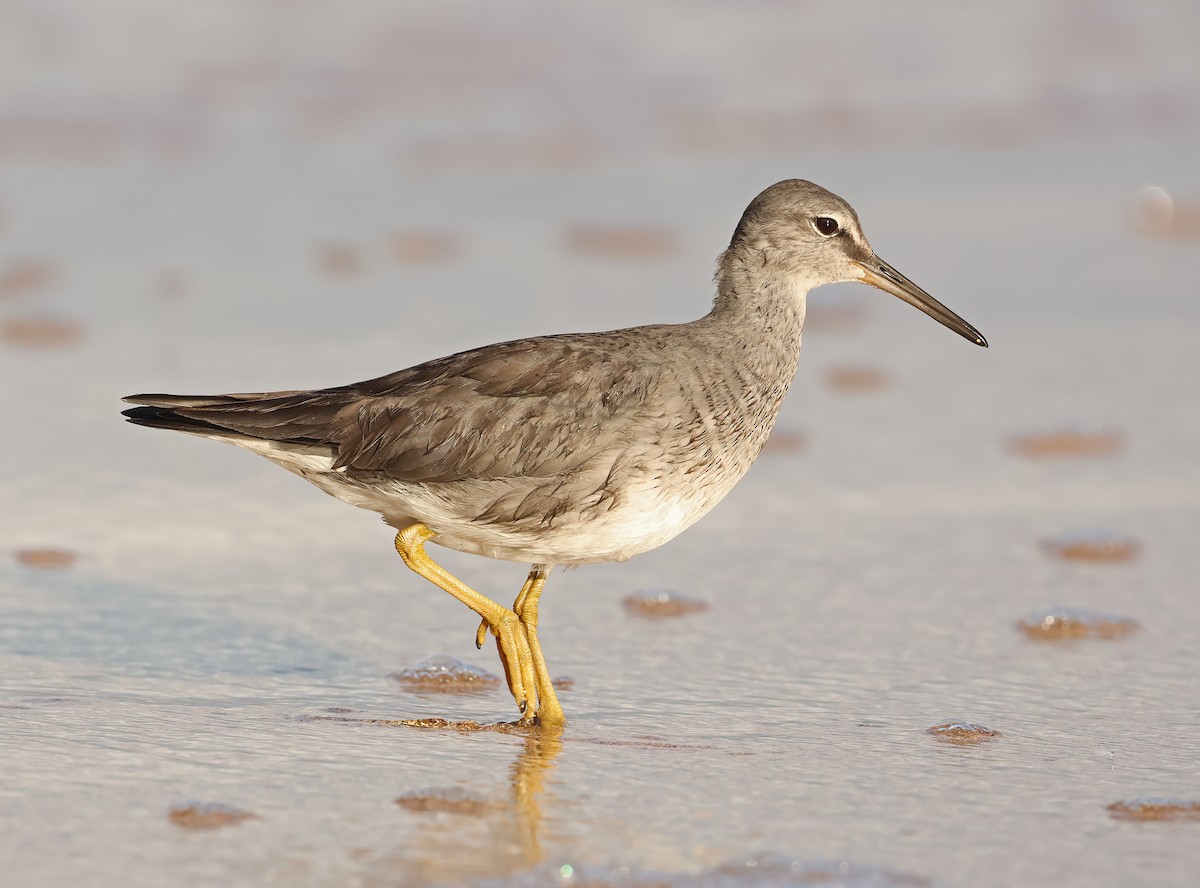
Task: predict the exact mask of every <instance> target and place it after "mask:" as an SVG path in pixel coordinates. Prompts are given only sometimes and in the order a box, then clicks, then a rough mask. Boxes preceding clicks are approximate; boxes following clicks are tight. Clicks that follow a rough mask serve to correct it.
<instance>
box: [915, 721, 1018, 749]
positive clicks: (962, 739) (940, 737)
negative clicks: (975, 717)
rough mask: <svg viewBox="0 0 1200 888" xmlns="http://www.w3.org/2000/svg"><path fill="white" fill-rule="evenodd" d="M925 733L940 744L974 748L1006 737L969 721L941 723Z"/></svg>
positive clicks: (927, 729)
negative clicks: (978, 744) (976, 745)
mask: <svg viewBox="0 0 1200 888" xmlns="http://www.w3.org/2000/svg"><path fill="white" fill-rule="evenodd" d="M925 733H926V734H929V735H930V736H931V737H933V739H934V740H937V741H938V742H939V743H951V744H953V745H955V746H974V745H975V744H977V743H986V742H987V741H989V740H995V739H996V738H997V737H1003V736H1004V735H1003V734H1001V733H1000V732H999V731H993V730H992V729H991V728H989V727H985V726H984V725H977V724H975V723H973V722H969V721H944V722H940V723H938V724H936V725H933V726H932V727H929V728H926V729H925Z"/></svg>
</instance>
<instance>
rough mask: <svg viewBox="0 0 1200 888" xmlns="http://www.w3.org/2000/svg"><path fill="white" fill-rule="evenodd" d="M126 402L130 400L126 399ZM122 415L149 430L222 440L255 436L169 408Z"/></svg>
mask: <svg viewBox="0 0 1200 888" xmlns="http://www.w3.org/2000/svg"><path fill="white" fill-rule="evenodd" d="M125 400H127V401H128V400H130V399H129V398H126V399H125ZM121 415H122V416H124V417H125V418H126V419H127V420H129V422H131V423H133V424H134V425H140V426H145V427H146V428H149V429H170V430H171V431H174V432H189V433H190V434H193V435H204V436H205V437H209V438H211V437H214V436H217V437H222V438H251V437H254V436H253V435H245V434H242V433H241V432H235V431H233V430H232V429H226V428H222V427H221V426H219V425H216V424H215V423H211V422H205V421H204V420H203V419H192V418H191V417H188V416H181V415H180V414H178V413H176V412H175V411H174V410H171V409H170V408H167V407H133V408H131V409H129V410H122V411H121Z"/></svg>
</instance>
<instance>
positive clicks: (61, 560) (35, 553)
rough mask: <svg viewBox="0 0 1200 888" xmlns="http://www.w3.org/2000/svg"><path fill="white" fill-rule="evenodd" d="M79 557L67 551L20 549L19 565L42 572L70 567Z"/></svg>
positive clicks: (18, 552)
mask: <svg viewBox="0 0 1200 888" xmlns="http://www.w3.org/2000/svg"><path fill="white" fill-rule="evenodd" d="M76 558H78V556H77V555H76V554H75V553H74V552H68V551H67V550H66V549H48V548H47V549H37V548H34V549H18V550H17V563H19V564H24V565H25V566H26V567H36V568H40V569H42V570H56V569H60V568H64V567H70V566H71V565H72V564H74V563H75V559H76Z"/></svg>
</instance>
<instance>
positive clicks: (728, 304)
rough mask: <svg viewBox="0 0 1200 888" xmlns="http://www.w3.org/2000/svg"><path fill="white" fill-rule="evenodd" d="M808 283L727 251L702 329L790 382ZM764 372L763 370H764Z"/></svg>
mask: <svg viewBox="0 0 1200 888" xmlns="http://www.w3.org/2000/svg"><path fill="white" fill-rule="evenodd" d="M809 289H810V284H809V282H808V281H806V280H804V279H803V277H802V276H800V275H798V274H796V273H795V272H794V271H793V270H792V269H788V268H781V267H774V266H772V265H769V264H768V265H763V264H762V261H761V258H760V257H759V256H758V255H756V254H749V255H741V254H739V253H734V252H733V250H728V251H726V252H725V254H723V255H722V256H721V259H720V262H719V263H718V266H717V296H716V299H714V300H713V307H712V311H710V312H709V313H708V314H707V315H706V316H705V317H704V318H703V323H704V325H705V326H706V327H708V328H709V329H710V331H712V332H714V333H715V334H716V338H717V340H718V341H724V342H727V343H728V344H729V345H730V346H731V347H732V348H735V349H737V350H738V351H739V352H741V358H740V360H742V361H745V360H746V359H750V360H752V361H753V362H754V363H763V362H766V363H768V364H770V365H771V367H772V369H774V370H775V371H776V372H778V373H782V374H786V376H787V378H788V380H789V381H790V380H791V376H792V374H794V373H795V372H796V363H797V361H798V359H799V352H800V334H801V331H802V329H803V327H804V311H805V303H806V297H807V295H808V291H809ZM762 369H767V368H765V367H764V368H762Z"/></svg>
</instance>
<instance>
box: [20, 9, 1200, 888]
mask: <svg viewBox="0 0 1200 888" xmlns="http://www.w3.org/2000/svg"><path fill="white" fill-rule="evenodd" d="M138 9H141V6H140V5H139V4H135V3H132V2H122V3H116V4H109V6H108V8H107V11H106V12H105V14H104V15H105V17H106V19H107V20H108V22H109V28H108V29H107V30H106V29H104V28H102V27H101V25H103V24H104V22H102V21H101V20H100V12H98V11H96V12H90V13H85V12H79V13H77V15H78V16H80V17H78V18H72V17H70V16H68V15H67V14H66V13H65V12H64V11H62V10H59V9H57V8H53V7H46V8H45V9H43V8H41V7H35V6H22V7H12V8H5V9H3V10H0V35H7V36H0V40H4V41H7V42H8V43H10V44H12V45H11V46H9V51H6V53H5V58H6V59H8V61H7V62H6V63H5V64H7V65H8V66H9V67H8V69H7V70H8V75H9V76H8V77H7V79H6V82H5V85H4V86H3V87H2V88H0V98H2V99H3V101H2V102H0V159H2V160H3V166H2V167H0V282H2V283H0V329H3V330H4V331H6V332H5V333H4V335H3V336H0V378H3V379H4V380H5V384H4V385H3V386H0V410H2V411H3V415H4V416H5V417H6V418H7V419H6V422H5V434H3V435H0V457H2V461H3V464H4V465H5V466H6V467H7V469H8V471H7V473H6V475H5V477H4V481H3V482H2V483H0V540H2V543H0V757H2V760H3V763H4V780H3V781H2V784H0V825H3V827H4V828H3V829H2V830H0V860H3V861H4V865H5V871H6V872H7V873H9V874H17V875H18V876H19V879H18V881H19V884H21V885H23V886H56V885H62V884H73V885H81V886H85V885H113V884H120V885H123V886H128V888H135V886H143V885H144V886H158V885H162V884H165V883H168V882H170V883H189V884H221V885H227V886H240V885H245V886H251V885H255V886H257V885H264V884H276V883H287V884H294V885H314V886H316V885H321V886H327V885H363V886H391V885H405V886H409V885H414V886H419V885H434V884H452V885H460V884H465V885H473V884H477V883H484V884H494V885H545V884H551V885H553V884H562V885H571V884H573V885H610V884H611V885H626V886H631V885H635V886H643V885H660V884H665V885H678V886H691V885H696V886H699V885H721V886H724V885H730V886H751V885H760V886H761V885H795V884H801V885H802V884H828V883H830V882H831V880H835V879H840V880H841V881H842V882H843V883H845V884H848V885H922V884H936V885H962V886H965V885H973V886H997V888H999V886H1012V885H1045V884H1054V885H1056V886H1089V888H1090V886H1113V888H1116V886H1125V885H1131V884H1154V885H1180V886H1183V885H1191V884H1194V883H1195V874H1196V873H1197V872H1200V822H1197V818H1196V815H1195V808H1196V805H1197V804H1198V803H1200V769H1198V767H1197V763H1198V762H1200V739H1198V738H1200V731H1198V730H1197V729H1198V728H1200V716H1198V715H1197V705H1196V703H1197V692H1196V690H1195V689H1196V687H1197V682H1198V680H1200V596H1198V595H1197V592H1196V581H1195V577H1196V576H1198V575H1200V549H1198V548H1197V546H1196V544H1195V539H1196V531H1197V528H1200V461H1198V460H1197V458H1196V454H1197V453H1200V412H1198V411H1197V410H1196V409H1195V404H1196V398H1195V392H1194V387H1195V382H1194V381H1195V380H1196V379H1197V378H1200V351H1198V350H1197V349H1196V348H1195V344H1194V335H1193V334H1194V331H1195V330H1196V329H1197V328H1198V325H1200V301H1198V300H1197V299H1196V297H1195V291H1196V286H1195V281H1196V280H1197V278H1198V276H1200V252H1198V251H1197V250H1196V246H1195V241H1194V239H1189V238H1188V237H1185V236H1183V235H1181V234H1180V233H1179V231H1178V230H1175V229H1173V232H1174V233H1173V234H1172V235H1171V236H1165V235H1164V236H1156V234H1155V232H1156V231H1158V230H1159V229H1156V228H1154V227H1150V228H1147V227H1146V226H1145V225H1139V224H1135V223H1136V220H1135V219H1134V217H1133V207H1134V206H1135V203H1136V199H1137V195H1138V194H1139V193H1141V189H1143V188H1144V187H1145V186H1147V185H1158V186H1161V187H1163V188H1164V189H1166V190H1167V191H1169V192H1171V193H1173V194H1177V195H1178V197H1179V200H1180V206H1184V207H1187V206H1194V205H1195V201H1196V199H1197V195H1200V185H1198V184H1197V182H1196V179H1195V170H1194V166H1195V164H1194V158H1195V157H1196V156H1197V150H1198V149H1200V100H1198V99H1197V96H1198V95H1200V91H1198V90H1197V88H1196V87H1197V84H1198V83H1200V63H1198V62H1197V61H1196V59H1195V58H1194V52H1193V51H1192V47H1191V45H1190V44H1191V40H1190V37H1189V35H1194V34H1195V33H1196V32H1197V28H1198V27H1200V21H1198V20H1197V13H1196V12H1195V10H1193V9H1192V8H1191V7H1189V6H1187V5H1184V4H1180V5H1178V6H1174V7H1162V9H1163V10H1168V11H1166V12H1163V13H1162V14H1161V15H1152V14H1151V13H1150V12H1149V11H1138V10H1136V9H1133V8H1127V7H1126V6H1125V5H1121V4H1116V3H1102V4H1094V5H1091V6H1089V7H1087V8H1086V9H1084V8H1082V7H1081V8H1079V9H1072V11H1070V12H1068V11H1066V10H1060V11H1057V12H1055V11H1046V10H1043V8H1042V6H1041V5H1040V4H1034V3H1032V2H1029V3H1024V4H1018V5H1017V6H1015V7H1011V8H1007V9H1006V10H1003V11H1002V10H1000V9H995V10H991V11H990V12H988V13H986V14H985V18H984V19H982V20H976V19H969V18H967V17H966V14H965V13H964V14H963V19H962V20H961V21H958V20H953V21H950V20H947V21H944V22H943V25H942V27H943V28H944V29H945V30H944V31H937V30H930V28H929V27H928V26H927V20H926V18H921V17H913V18H907V17H905V15H906V14H902V13H901V12H900V11H888V10H889V9H890V8H888V7H880V8H879V9H878V10H876V13H875V18H873V19H872V20H871V21H870V22H867V21H865V20H863V21H859V20H857V19H853V20H851V19H847V18H846V16H848V15H850V14H849V13H846V12H839V11H838V10H836V9H834V8H832V7H804V8H803V9H800V8H799V7H798V8H796V9H795V10H791V9H786V8H783V7H777V6H775V5H766V4H764V5H761V6H757V5H756V6H752V7H749V8H748V11H747V12H745V14H744V15H745V16H746V17H744V18H735V17H734V16H733V12H732V11H731V10H732V9H733V8H732V7H730V8H728V9H726V8H725V7H719V6H701V7H696V6H694V5H688V6H687V7H685V6H684V5H683V4H664V5H661V6H655V7H638V9H637V11H635V10H634V9H632V8H630V9H624V10H620V9H618V10H615V11H614V10H612V9H610V8H609V7H603V8H601V7H585V8H579V9H574V10H572V11H567V10H560V9H558V8H551V7H546V6H544V5H540V4H536V3H521V4H516V5H513V6H511V7H510V8H509V9H508V10H507V11H505V12H503V13H502V12H500V11H498V10H497V11H492V12H489V13H488V14H486V15H484V14H482V13H481V12H480V11H479V9H478V7H466V6H459V5H457V4H437V5H432V4H431V5H429V6H428V7H427V8H422V9H418V8H415V7H414V8H412V9H410V10H408V11H401V10H391V11H389V10H386V9H384V8H383V7H376V6H372V5H361V6H349V7H347V11H346V12H345V13H344V14H341V15H339V17H338V20H337V21H329V20H328V19H327V18H326V17H324V16H322V15H318V14H317V13H316V12H315V11H313V10H309V11H296V12H293V13H285V12H284V11H283V10H282V9H281V8H279V7H278V6H276V5H274V4H271V3H266V2H262V3H255V4H249V5H246V4H241V5H237V6H235V5H228V6H225V5H219V6H218V7H214V10H215V11H214V12H213V13H212V14H211V15H208V16H206V15H204V14H201V13H199V12H196V11H191V12H184V11H180V10H173V11H171V12H170V14H169V15H168V14H167V13H166V12H162V13H159V12H154V11H151V10H143V11H142V13H138V12H137V10H138ZM143 13H144V14H143ZM927 13H928V15H933V12H932V7H930V9H929V10H927ZM681 23H686V27H683V26H682V25H681ZM151 25H153V29H154V30H153V33H154V34H155V35H156V36H155V39H154V40H153V41H151V42H152V43H153V47H152V48H147V47H146V44H145V41H144V40H143V39H142V38H141V37H137V36H136V35H138V34H143V33H145V32H144V31H143V29H144V28H147V27H150V26H151ZM964 34H969V35H970V36H971V40H969V41H968V40H964V39H962V38H963V36H964ZM106 35H107V36H106ZM798 35H799V36H798ZM798 46H799V47H801V48H804V49H805V50H806V51H805V52H799V51H797V50H798ZM847 46H853V47H855V49H854V52H853V53H852V54H850V55H849V56H847V54H846V52H847V51H845V50H839V49H838V47H847ZM114 47H117V48H122V51H121V52H113V51H112V50H113V48H114ZM55 53H57V54H55ZM1117 75H1119V76H1117ZM415 83H420V84H422V85H423V88H421V89H417V88H414V84H415ZM793 175H800V176H804V177H808V178H812V179H813V180H815V181H818V182H820V183H821V184H824V185H826V186H828V187H830V188H831V189H833V190H834V191H836V192H838V193H841V194H842V195H843V196H845V197H846V198H847V199H849V200H850V201H851V202H852V203H853V204H854V205H855V206H856V207H857V209H858V210H859V212H860V215H861V216H862V218H863V222H864V226H865V229H866V231H867V232H868V235H869V236H870V237H871V239H872V242H873V245H874V246H875V247H876V248H877V249H878V250H879V252H880V254H881V255H882V256H884V257H885V258H886V259H888V261H890V262H893V263H895V265H896V266H897V267H898V268H899V269H900V270H901V271H903V272H904V273H905V274H906V275H908V276H910V277H911V278H912V279H913V280H915V281H916V282H918V283H919V284H920V285H922V286H923V287H925V288H926V289H928V290H929V291H930V292H931V293H933V294H934V295H935V296H936V297H937V298H938V299H941V300H943V301H944V302H946V303H947V304H948V305H950V306H951V307H952V308H953V309H955V310H956V311H958V312H959V313H961V314H962V315H963V316H964V317H966V318H967V319H968V320H970V321H971V322H972V323H974V324H976V325H977V326H978V327H979V328H980V329H981V330H982V331H983V332H984V333H985V334H986V335H987V336H988V338H989V340H990V341H991V343H992V348H991V349H990V350H989V351H987V352H984V351H981V350H979V349H975V348H972V347H971V346H970V345H968V344H966V343H964V342H962V341H961V340H959V339H958V338H957V337H955V336H954V335H953V334H951V333H949V332H948V331H946V330H944V329H942V328H940V327H938V326H937V325H936V324H934V323H933V322H932V321H930V320H929V319H928V318H925V317H923V316H921V315H920V314H919V313H917V312H915V311H913V310H912V309H911V308H908V307H906V306H904V305H902V304H900V303H899V302H898V301H897V300H894V299H890V298H889V297H887V296H885V295H884V294H881V293H876V292H874V291H867V290H865V289H863V288H856V287H853V286H849V285H846V286H839V287H834V288H828V289H826V290H823V291H819V292H818V293H817V294H814V296H813V297H812V300H811V318H812V324H810V325H809V328H808V332H807V334H806V339H805V344H804V351H803V354H802V356H801V363H800V374H799V376H798V378H797V381H796V384H795V386H794V387H793V390H792V392H791V394H790V395H789V399H788V401H787V403H786V405H785V408H784V413H783V415H782V417H781V420H780V427H779V433H778V434H777V436H776V437H775V438H773V439H772V444H771V446H770V447H769V448H768V449H767V450H766V451H765V452H764V455H763V457H762V459H760V461H759V462H758V463H757V464H756V465H755V467H754V469H753V470H752V471H751V473H750V475H749V476H748V477H747V478H746V479H745V480H744V481H743V483H742V484H741V485H740V486H739V487H738V488H737V489H736V490H735V491H734V492H733V494H731V495H730V497H729V498H728V499H727V501H726V502H724V503H723V504H722V505H721V506H720V507H719V508H718V509H717V510H716V511H714V512H713V513H712V514H711V515H710V516H708V517H707V518H706V519H704V521H702V522H701V523H700V524H699V525H697V526H696V527H694V528H693V529H692V530H690V531H689V532H688V533H687V534H685V535H684V536H682V537H680V538H679V539H678V540H676V541H674V542H672V543H671V544H669V545H668V546H666V547H664V548H662V549H661V550H658V551H656V552H653V553H650V554H648V555H645V556H642V557H639V558H637V559H635V560H633V561H631V562H629V563H628V564H625V565H612V566H599V567H591V568H585V569H581V570H578V571H570V572H565V573H564V572H559V573H555V574H554V575H552V577H551V579H550V582H549V585H548V587H547V591H546V594H545V597H544V598H543V600H542V609H541V639H542V643H543V645H544V647H545V650H546V654H547V657H548V659H549V665H550V669H551V672H552V674H553V675H554V676H555V677H556V678H562V679H563V682H562V683H561V685H560V686H561V687H562V688H563V690H561V692H560V696H561V700H562V703H563V705H564V707H565V709H566V711H567V714H568V717H569V719H570V724H569V726H568V728H567V730H566V731H565V733H564V734H562V735H561V736H547V735H541V734H538V733H536V732H529V731H525V730H521V729H518V728H515V727H513V726H511V725H509V724H507V722H509V721H511V720H512V719H513V718H515V717H516V711H515V708H514V707H513V705H512V702H511V699H510V698H509V697H508V695H507V692H506V691H505V690H504V689H503V682H502V677H500V676H501V672H502V670H501V669H500V666H499V663H498V661H497V659H496V656H495V652H494V651H493V650H491V649H490V648H489V649H485V650H484V651H482V652H477V651H476V650H475V648H474V644H473V639H474V632H475V627H476V625H477V620H476V619H475V617H474V615H472V614H470V613H469V612H467V611H465V610H464V609H463V608H462V607H461V606H460V605H458V604H456V603H455V602H453V601H452V600H451V599H450V598H449V597H448V596H446V595H444V594H443V593H440V592H438V591H437V590H436V589H434V588H433V587H431V586H429V585H428V584H427V583H425V582H424V581H422V580H420V579H419V578H418V577H416V576H415V575H412V574H410V573H409V572H408V571H406V570H405V568H404V567H403V565H402V564H401V563H400V562H399V560H398V559H397V558H396V556H395V555H394V553H393V551H392V547H391V536H392V534H391V533H390V532H389V531H388V529H387V528H386V527H384V526H383V525H381V524H380V523H379V521H378V520H377V519H376V518H375V517H374V516H373V515H371V514H369V513H366V512H361V511H357V510H354V509H351V508H349V507H347V506H344V505H342V504H340V503H337V502H335V501H333V500H331V499H329V498H327V497H324V496H323V495H321V494H320V493H319V492H318V491H316V490H315V489H312V488H310V487H308V486H307V485H305V484H303V483H301V482H300V481H299V480H297V479H295V478H293V477H291V476H289V475H287V474H286V473H284V472H281V471H279V470H278V469H276V468H275V467H273V466H271V465H269V464H268V463H266V462H265V461H262V460H258V459H255V458H254V457H252V456H251V455H249V454H246V453H242V452H238V451H236V450H234V449H233V448H224V447H219V446H217V445H215V444H212V443H210V442H202V441H198V440H193V439H191V438H187V437H185V436H177V435H168V434H165V433H162V434H156V433H152V432H148V431H147V430H143V429H135V428H132V427H130V426H127V425H125V424H123V423H122V422H121V421H120V417H119V415H118V410H119V404H118V398H119V397H120V396H121V395H123V394H127V393H129V392H134V391H146V390H166V391H180V392H208V391H238V390H270V389H283V388H295V387H299V386H304V387H307V386H318V385H327V384H337V383H342V382H350V381H353V380H357V379H365V378H369V377H371V376H375V375H379V374H381V373H384V372H388V371H390V370H393V369H397V368H399V367H402V366H407V365H409V364H412V363H416V362H418V361H420V360H424V359H427V358H430V357H434V356H437V355H441V354H446V353H449V352H452V351H455V350H459V349H463V348H468V347H472V346H475V345H479V344H482V343H485V342H490V341H496V340H499V339H504V338H509V337H516V336H521V335H527V334H536V333H544V332H553V331H559V330H587V329H606V328H611V327H614V326H623V325H631V324H637V323H648V322H658V321H674V320H684V319H687V318H691V317H695V316H698V315H699V314H701V313H703V312H704V311H705V310H706V309H707V306H708V303H709V300H710V298H711V284H710V280H709V279H710V276H711V270H712V267H713V260H714V258H715V256H716V253H717V252H718V251H719V250H720V249H721V248H722V247H723V246H724V244H725V243H726V242H727V240H728V237H729V234H730V232H731V231H732V228H733V225H734V224H735V223H736V220H737V217H738V214H739V213H740V212H741V210H742V208H743V207H744V206H745V204H746V202H747V201H748V200H749V198H750V197H751V196H753V194H754V193H756V192H757V190H759V189H760V188H761V187H763V186H765V185H767V184H769V183H770V182H772V181H774V180H776V179H779V178H783V177H785V176H793ZM434 551H437V554H439V555H441V556H443V560H444V563H445V564H446V565H447V566H448V567H449V568H450V569H451V570H453V571H455V572H456V573H458V574H459V575H460V576H461V577H462V578H463V579H464V580H466V581H467V582H469V583H471V584H473V585H475V586H476V587H477V588H479V589H480V590H481V591H484V592H485V593H487V594H491V595H493V596H494V597H496V598H498V599H501V600H509V599H511V597H512V596H513V595H515V593H516V591H517V589H518V588H519V587H520V584H521V581H522V579H523V577H524V573H525V567H524V566H522V565H505V564H499V563H494V562H488V561H485V560H481V559H475V558H470V557H467V556H460V555H458V554H456V553H443V552H441V551H439V550H434ZM668 605H669V606H668ZM1047 620H1049V622H1047ZM1114 627H1115V629H1114ZM1129 627H1133V628H1129ZM1126 629H1128V631H1126ZM429 657H437V658H438V659H435V660H432V661H429V660H427V659H426V658H429ZM447 657H451V658H456V659H457V660H459V661H462V662H464V663H466V664H468V665H469V666H471V667H474V669H475V670H476V671H472V672H471V673H470V675H471V676H472V678H471V679H470V681H469V682H468V684H467V686H466V687H447V686H446V684H447V681H446V680H444V679H443V678H442V676H444V675H446V674H447V672H448V671H452V667H451V665H448V664H449V663H450V661H448V660H446V659H444V658H447ZM415 667H416V671H415V672H412V671H410V672H408V673H406V672H405V670H414V668H415ZM406 675H407V676H409V678H410V679H411V677H412V676H414V675H415V676H416V678H415V679H413V680H408V679H406V678H405V677H404V676H406ZM497 677H500V678H499V680H493V679H496V678H497ZM448 691H449V692H448ZM762 855H766V856H762Z"/></svg>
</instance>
